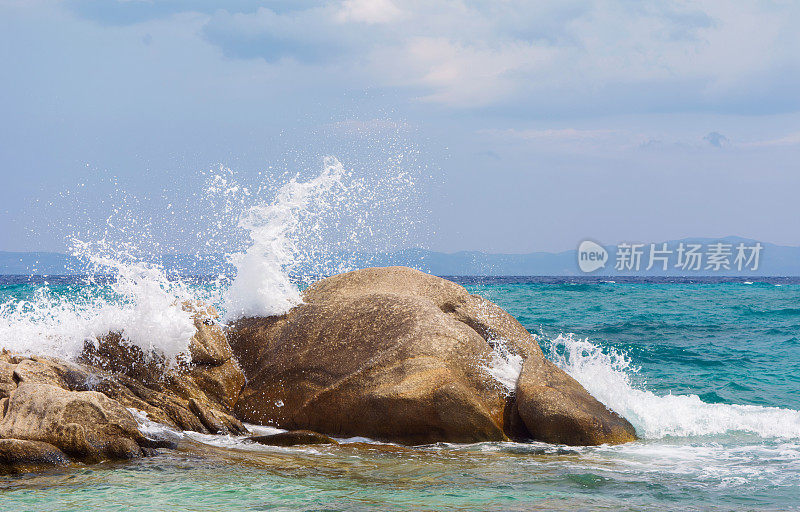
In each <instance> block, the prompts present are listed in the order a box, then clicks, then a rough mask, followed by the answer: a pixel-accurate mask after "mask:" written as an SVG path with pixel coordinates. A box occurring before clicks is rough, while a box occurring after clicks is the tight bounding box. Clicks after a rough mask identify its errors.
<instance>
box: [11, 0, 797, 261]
mask: <svg viewBox="0 0 800 512" xmlns="http://www.w3.org/2000/svg"><path fill="white" fill-rule="evenodd" d="M798 26H800V3H798V2H795V1H792V0H760V1H747V0H735V1H733V0H720V1H703V0H700V1H692V2H688V1H673V0H658V1H648V0H604V1H601V0H596V1H592V0H558V1H515V0H488V1H463V0H462V1H450V0H442V1H437V2H431V1H411V0H409V1H402V0H343V1H330V2H311V1H305V0H295V1H288V0H286V1H282V0H281V1H255V0H227V1H225V2H212V1H209V0H69V1H54V0H0V73H1V75H0V76H1V77H2V80H0V115H1V116H2V123H0V177H2V186H0V250H10V251H27V250H45V251H47V250H52V251H63V250H65V247H66V244H67V240H66V239H67V238H68V236H67V235H68V233H67V232H68V231H69V230H70V229H77V228H76V226H78V227H79V226H80V225H81V222H84V221H86V219H89V218H91V219H92V221H93V222H97V219H98V218H100V219H105V218H106V217H107V215H106V214H107V213H108V211H113V208H115V207H116V206H115V204H116V203H115V201H114V200H113V198H114V197H115V195H119V190H120V189H123V190H124V191H125V194H129V195H131V196H135V197H136V198H137V204H138V205H139V206H137V208H139V209H138V210H136V216H139V215H140V216H141V217H142V218H144V217H147V216H148V215H150V214H152V213H153V212H155V211H162V212H163V210H164V209H165V208H166V206H165V205H167V204H169V205H171V204H172V203H171V202H170V201H172V199H171V198H173V197H175V196H178V195H182V196H183V197H185V198H189V199H188V200H187V201H184V202H183V203H180V205H181V206H180V208H182V218H185V219H189V218H190V217H191V213H192V206H191V198H192V197H194V196H192V195H191V191H192V190H195V189H197V188H199V187H201V186H202V180H203V179H205V177H207V172H208V171H209V170H213V169H220V168H224V169H231V170H232V171H233V172H235V173H237V175H238V176H240V177H241V179H242V180H243V181H246V182H250V183H256V182H258V180H262V179H263V180H264V182H265V183H266V182H269V183H278V182H279V180H277V179H276V178H275V177H276V176H278V175H281V176H285V175H287V173H288V175H290V174H292V173H295V172H297V173H300V175H301V176H313V175H314V174H315V173H318V172H319V170H320V169H321V161H322V156H324V155H328V154H331V155H335V156H337V157H338V158H339V159H340V160H341V161H342V163H343V164H344V165H345V166H348V167H350V168H353V169H355V170H356V171H357V172H360V173H365V174H372V175H380V174H381V173H397V172H405V173H410V175H413V176H414V177H415V183H416V184H415V186H416V189H415V191H414V192H413V193H410V194H409V193H408V192H406V194H407V195H408V198H407V199H408V201H407V204H406V208H407V210H408V212H406V214H405V216H404V217H402V218H399V219H398V220H397V222H398V224H399V223H402V222H404V219H407V218H408V215H409V214H410V213H409V212H412V211H413V212H416V215H417V216H418V217H419V218H417V219H416V223H417V225H418V226H419V227H418V228H417V229H415V230H414V231H413V234H409V233H410V232H404V236H403V237H400V238H399V239H398V240H396V241H395V243H396V245H397V246H398V247H401V246H408V247H412V246H422V247H427V248H430V249H434V250H440V251H447V252H452V251H459V250H480V251H487V252H503V253H525V252H532V251H562V250H568V249H574V248H575V247H577V245H578V244H579V243H580V241H582V240H584V239H587V238H590V239H593V240H597V241H600V242H602V243H604V244H612V243H618V242H620V241H641V242H657V241H661V240H670V239H679V238H683V237H723V236H728V235H737V236H743V237H748V238H755V239H759V240H763V241H766V242H772V243H777V244H781V245H800V230H798V229H797V222H798V220H800V201H798V198H797V195H798V191H800V94H798V91H800V31H798V30H797V27H798ZM413 212H412V213H413ZM156 217H157V215H156ZM420 219H422V220H421V221H420ZM87 222H88V221H87ZM189 224H190V222H189V221H188V220H187V221H186V222H185V225H182V224H181V222H174V223H170V224H169V228H168V229H167V228H165V229H163V230H162V232H161V234H160V235H159V236H163V237H165V238H170V237H172V238H175V239H176V240H177V239H181V236H182V235H181V233H183V232H184V231H185V230H186V229H190V226H189ZM165 225H166V224H165ZM191 243H192V242H191V237H184V238H183V239H182V241H179V242H176V244H175V247H177V248H179V249H180V248H185V247H184V246H186V245H189V244H191Z"/></svg>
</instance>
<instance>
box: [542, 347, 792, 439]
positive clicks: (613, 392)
mask: <svg viewBox="0 0 800 512" xmlns="http://www.w3.org/2000/svg"><path fill="white" fill-rule="evenodd" d="M552 343H553V348H554V351H553V352H554V354H555V355H554V356H553V360H554V362H555V363H556V364H557V365H558V366H560V367H561V368H563V369H564V370H565V371H566V372H567V373H569V374H570V375H571V376H572V377H574V378H575V379H576V380H577V381H578V382H580V383H581V384H582V385H583V386H584V387H585V388H586V390H587V391H589V393H591V394H592V395H593V396H594V397H595V398H597V399H598V400H600V401H601V402H602V403H604V404H605V405H606V406H607V407H608V408H610V409H611V410H613V411H616V412H617V413H619V414H621V415H622V416H624V417H625V418H627V419H628V420H629V421H630V422H631V423H632V424H633V425H634V427H636V431H637V432H638V433H639V434H640V435H641V436H643V437H645V438H651V439H658V438H663V437H666V436H702V435H718V434H725V433H729V432H750V433H753V434H757V435H759V436H761V437H767V438H783V439H799V438H800V411H795V410H792V409H781V408H778V407H760V406H754V405H729V404H709V403H705V402H703V401H702V400H701V399H700V397H698V396H697V395H664V396H659V395H656V394H655V393H653V392H650V391H644V390H640V389H636V388H635V387H634V386H633V385H632V384H631V379H630V374H631V373H635V372H636V368H632V367H631V364H630V361H629V359H628V358H627V357H626V356H625V355H624V354H621V353H619V352H617V351H614V350H603V349H601V348H600V347H599V346H597V345H594V344H593V343H591V342H590V341H588V340H586V339H578V338H575V337H574V336H572V335H567V336H558V337H557V338H556V339H555V340H553V341H552Z"/></svg>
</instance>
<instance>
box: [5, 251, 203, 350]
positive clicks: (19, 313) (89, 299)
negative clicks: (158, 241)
mask: <svg viewBox="0 0 800 512" xmlns="http://www.w3.org/2000/svg"><path fill="white" fill-rule="evenodd" d="M73 252H74V253H75V255H76V256H79V257H82V258H85V259H86V260H88V262H89V263H90V265H91V268H92V269H93V277H90V278H89V279H88V280H89V282H90V283H92V284H94V286H90V287H84V288H83V289H82V290H81V291H79V292H76V293H75V294H73V295H68V294H66V293H64V292H59V293H56V292H55V291H53V290H52V289H51V287H50V286H48V285H45V286H42V287H40V288H38V289H37V290H36V292H35V294H34V295H33V297H32V298H31V299H30V300H11V301H8V302H6V303H4V304H2V305H0V347H2V348H6V349H8V350H10V351H12V352H15V353H28V354H38V355H52V356H58V357H66V358H71V357H75V356H77V355H78V354H80V352H81V350H83V347H84V343H85V342H86V341H96V339H97V337H99V336H103V335H105V334H107V333H108V332H111V331H114V332H119V333H121V335H122V337H123V338H124V339H125V340H127V342H129V343H131V344H132V345H135V346H138V347H140V348H141V349H142V350H143V351H145V352H146V353H150V352H152V351H157V352H159V353H160V354H161V355H163V356H164V357H165V358H166V359H167V360H168V361H174V358H175V357H176V356H177V355H178V354H180V353H183V352H185V351H186V350H187V349H188V346H189V341H190V340H191V338H192V336H193V335H194V333H195V327H194V322H193V320H192V314H191V313H190V312H187V311H184V310H183V309H182V307H181V304H182V303H183V302H184V301H187V300H191V299H193V298H194V297H193V295H192V293H191V292H190V291H189V289H188V287H187V286H186V285H185V284H184V283H182V282H181V281H178V280H170V279H168V278H167V276H166V274H165V272H164V271H163V270H162V269H161V268H159V267H157V266H155V265H151V264H147V263H145V262H142V261H136V260H135V259H133V258H131V257H130V256H129V255H128V254H127V253H124V252H122V251H110V250H108V249H107V248H103V247H98V245H96V244H95V245H91V244H85V243H81V242H74V244H73ZM100 279H102V281H100Z"/></svg>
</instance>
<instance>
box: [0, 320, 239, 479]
mask: <svg viewBox="0 0 800 512" xmlns="http://www.w3.org/2000/svg"><path fill="white" fill-rule="evenodd" d="M195 327H196V328H197V333H196V334H195V336H194V337H193V339H192V340H191V343H190V351H189V352H190V355H189V356H187V357H186V358H184V360H182V361H180V362H178V363H177V364H173V365H168V364H166V362H165V361H164V360H163V358H158V357H153V355H152V354H144V353H143V352H142V351H141V350H140V349H139V348H138V347H134V346H131V345H129V344H127V343H126V342H125V341H124V340H123V339H122V338H121V336H119V335H118V334H115V333H110V334H109V335H107V336H105V337H104V338H102V339H100V340H98V342H97V343H87V346H86V348H85V350H84V353H83V354H82V356H81V358H80V360H79V362H78V363H75V362H68V361H62V360H58V359H53V358H43V357H37V356H19V355H12V354H10V353H8V352H3V353H0V438H3V439H2V443H3V444H2V445H1V446H0V471H14V470H15V468H20V467H29V466H41V465H46V464H48V463H50V464H62V463H64V461H65V460H66V461H70V460H71V461H81V462H97V461H100V460H105V459H129V458H133V457H139V456H141V455H146V454H149V453H151V452H152V450H153V449H154V448H157V447H162V446H165V443H163V442H161V441H159V440H154V439H148V438H146V437H145V436H144V435H143V434H142V433H141V431H140V430H139V428H138V424H137V422H136V420H135V419H134V417H133V415H132V413H131V412H130V410H132V409H135V410H138V411H141V412H143V413H145V414H146V415H147V417H148V419H150V420H152V421H155V422H158V423H162V424H164V425H167V426H171V427H174V428H177V429H181V430H193V431H197V432H202V433H233V434H241V433H245V432H246V429H245V427H244V426H243V425H242V423H241V422H240V421H239V420H238V419H236V418H235V417H234V416H233V415H232V414H230V412H231V407H232V406H233V404H234V403H235V401H236V399H237V397H238V395H239V392H240V391H241V388H242V386H243V385H244V375H243V374H242V371H241V370H240V368H239V366H238V364H237V363H236V360H235V359H234V358H233V355H232V352H231V349H230V346H229V345H228V343H227V341H226V339H225V336H224V334H223V332H222V329H221V327H220V325H219V324H218V323H217V321H216V312H214V311H213V310H212V311H206V310H197V311H196V313H195ZM32 443H33V444H32ZM37 443H38V444H37ZM168 444H169V443H166V445H168ZM59 453H61V454H62V455H63V457H62V456H60V455H58V454H59ZM48 461H51V462H48Z"/></svg>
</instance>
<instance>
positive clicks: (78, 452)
mask: <svg viewBox="0 0 800 512" xmlns="http://www.w3.org/2000/svg"><path fill="white" fill-rule="evenodd" d="M0 437H2V438H11V439H24V440H28V441H40V442H43V443H48V444H51V445H53V446H55V447H57V448H58V449H59V450H61V451H62V452H64V453H65V454H67V455H71V456H73V457H75V458H77V459H79V460H82V461H86V462H98V461H101V460H105V459H132V458H134V457H138V456H140V455H141V454H142V450H141V447H140V445H145V444H146V441H145V437H144V435H142V433H141V432H139V428H138V425H137V423H136V420H135V419H134V418H133V416H132V415H131V413H130V412H129V411H128V410H127V409H125V408H124V407H122V405H120V403H119V402H117V401H116V400H112V399H110V398H108V397H107V396H105V395H104V394H102V393H98V392H96V391H67V390H64V389H62V388H59V387H56V386H53V385H50V384H40V383H32V382H26V383H22V384H20V385H19V386H18V387H17V389H15V390H14V391H13V392H11V395H10V396H9V397H8V398H7V399H5V401H4V404H3V419H2V421H0Z"/></svg>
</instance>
